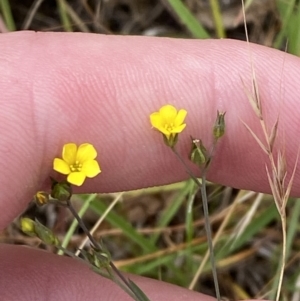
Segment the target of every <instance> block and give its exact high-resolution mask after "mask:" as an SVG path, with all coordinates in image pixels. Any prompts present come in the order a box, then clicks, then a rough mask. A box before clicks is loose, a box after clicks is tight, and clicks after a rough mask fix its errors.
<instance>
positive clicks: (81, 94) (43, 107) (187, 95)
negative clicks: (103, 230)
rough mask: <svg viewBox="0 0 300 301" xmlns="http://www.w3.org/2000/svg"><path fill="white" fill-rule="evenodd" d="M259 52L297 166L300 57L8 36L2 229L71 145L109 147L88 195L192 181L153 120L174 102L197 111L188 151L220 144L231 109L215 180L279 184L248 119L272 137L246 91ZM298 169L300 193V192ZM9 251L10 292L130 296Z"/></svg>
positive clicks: (5, 285) (194, 44) (4, 286)
mask: <svg viewBox="0 0 300 301" xmlns="http://www.w3.org/2000/svg"><path fill="white" fill-rule="evenodd" d="M251 58H252V62H253V63H254V66H255V72H256V77H257V80H258V85H259V90H260V96H261V100H262V104H263V112H264V117H265V120H266V122H267V124H268V126H269V128H270V127H271V126H272V125H273V124H274V122H275V120H276V118H277V116H278V114H279V112H280V114H279V119H280V123H279V133H278V138H277V146H276V147H277V148H278V147H279V148H281V149H282V148H284V149H285V154H286V158H288V161H287V165H288V173H289V174H290V173H291V171H292V168H293V165H294V164H295V162H296V156H297V152H298V149H299V139H298V136H299V135H298V132H299V122H300V121H299V118H298V116H299V105H298V102H299V100H298V99H299V95H300V85H299V84H298V83H299V77H300V75H299V72H298V70H299V68H300V60H299V59H298V58H296V57H294V56H291V55H288V54H285V53H282V52H279V51H276V50H272V49H268V48H265V47H261V46H257V45H251V46H250V47H249V46H248V45H247V44H246V43H244V42H238V41H231V40H206V41H197V40H180V39H166V38H147V37H117V36H102V35H95V34H80V33H72V34H67V33H34V32H16V33H10V34H1V35H0V91H1V97H0V117H1V123H0V137H1V142H0V154H1V155H2V156H3V157H2V160H0V169H1V170H2V171H4V172H1V174H0V183H1V189H0V212H1V213H2V214H1V216H0V229H3V228H4V227H5V226H6V225H8V223H9V222H11V221H12V220H13V219H14V218H15V217H17V215H18V214H20V213H21V212H22V211H23V210H24V208H25V207H26V205H27V204H28V202H29V201H30V200H31V199H32V195H33V194H34V193H35V192H36V191H37V190H40V189H41V188H45V187H47V186H46V185H49V180H48V179H49V175H53V176H56V177H57V174H55V173H54V172H53V171H52V161H53V158H54V157H55V156H60V153H61V148H62V145H63V144H64V143H67V142H75V143H83V142H89V143H92V144H94V145H95V147H96V149H97V150H98V154H99V156H98V158H99V162H100V166H101V169H102V173H101V174H100V175H99V176H98V177H96V178H95V179H88V180H87V182H86V183H85V184H84V186H83V188H81V189H78V190H77V192H112V191H121V190H128V189H136V188H141V187H147V186H153V185H159V184H166V183H171V182H175V181H179V180H183V179H186V178H188V176H187V174H186V172H185V170H184V168H183V167H182V166H181V165H180V164H179V163H178V161H177V159H176V158H175V156H174V155H173V154H172V153H171V152H170V150H169V149H167V147H166V146H165V145H164V144H163V143H162V137H161V135H160V134H159V133H157V132H156V131H154V130H151V126H150V123H149V114H150V113H152V112H154V111H157V110H158V109H159V108H160V106H161V105H164V104H167V103H170V104H173V105H175V106H176V107H177V108H178V109H180V108H184V109H186V110H187V111H188V116H187V119H186V123H187V128H186V130H185V131H184V133H182V134H181V135H180V141H179V143H178V151H179V152H180V153H181V154H182V156H184V157H186V156H187V154H188V151H189V149H190V143H189V139H190V138H189V136H190V135H193V136H194V137H196V138H202V140H203V141H204V144H205V145H206V146H209V145H210V143H211V127H212V125H213V123H214V120H215V117H216V112H217V110H220V111H226V135H225V136H224V137H223V138H222V140H221V141H220V143H219V144H218V147H217V150H216V153H215V157H214V160H213V162H212V165H211V167H210V172H209V177H208V178H209V180H211V181H215V182H218V183H221V184H224V185H229V186H233V187H236V188H242V189H250V190H255V191H262V192H270V188H269V185H268V182H267V177H266V171H265V164H266V163H267V162H268V160H267V158H266V156H265V155H264V153H263V152H262V150H261V149H260V148H259V147H258V146H257V143H256V142H255V141H254V139H253V138H252V137H251V135H250V134H249V132H248V131H247V130H246V129H245V127H244V126H243V124H242V121H244V122H246V123H247V124H248V125H249V126H251V128H252V129H253V131H254V132H255V133H257V135H258V136H259V137H263V136H262V134H261V133H262V132H261V128H260V125H259V121H258V119H257V117H256V116H255V114H254V112H253V110H252V109H251V106H250V104H249V102H248V100H247V97H246V92H245V89H250V87H251ZM298 170H299V168H298ZM298 170H297V172H296V176H295V181H294V185H293V190H292V195H294V196H297V195H299V193H300V182H299V177H300V174H299V171H298ZM195 172H196V170H195ZM0 258H1V260H0V271H1V273H2V275H5V277H1V281H0V291H1V295H2V296H4V299H3V300H12V299H11V296H15V297H14V300H59V298H60V299H61V300H68V299H69V300H71V299H72V300H87V299H89V300H127V299H128V298H127V297H126V296H125V295H124V294H123V293H122V292H119V290H118V288H117V287H116V286H115V285H114V284H111V283H109V282H107V280H104V279H101V278H100V277H96V276H95V275H94V274H93V273H91V272H90V271H88V270H87V268H86V267H85V266H83V265H81V264H78V263H76V264H75V263H74V261H71V260H70V259H68V258H57V257H55V256H54V255H52V254H48V253H45V252H42V251H36V250H30V249H29V248H24V247H18V246H5V245H2V246H1V247H0ZM69 275H72V277H70V276H69ZM3 279H4V281H3ZM134 280H136V281H137V283H138V284H140V285H141V287H142V288H143V289H144V288H145V291H146V292H147V293H149V297H150V299H151V300H204V301H209V300H212V299H211V298H209V297H206V296H204V295H201V294H197V293H194V292H189V291H186V290H184V289H180V288H174V287H173V286H169V285H166V284H163V283H161V282H160V283H158V282H156V281H152V280H146V279H144V278H139V277H138V278H136V277H134ZM77 283H79V284H80V285H78V284H77ZM17 292H20V293H19V294H17V296H16V295H15V294H16V293H17ZM126 298H127V299H126ZM128 300H129V299H128Z"/></svg>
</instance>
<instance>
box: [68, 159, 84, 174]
mask: <svg viewBox="0 0 300 301" xmlns="http://www.w3.org/2000/svg"><path fill="white" fill-rule="evenodd" d="M81 168H82V163H80V162H79V161H75V163H74V164H72V165H70V169H71V171H72V172H76V171H81Z"/></svg>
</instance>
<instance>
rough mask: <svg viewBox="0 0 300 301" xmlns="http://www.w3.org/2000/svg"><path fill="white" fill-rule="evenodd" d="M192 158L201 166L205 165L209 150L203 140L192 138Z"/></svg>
mask: <svg viewBox="0 0 300 301" xmlns="http://www.w3.org/2000/svg"><path fill="white" fill-rule="evenodd" d="M190 159H191V161H192V162H193V163H195V164H197V165H198V166H199V167H201V166H203V165H204V164H205V163H206V162H207V159H208V157H207V151H206V148H205V147H204V145H203V143H202V141H201V140H199V139H193V138H192V149H191V153H190Z"/></svg>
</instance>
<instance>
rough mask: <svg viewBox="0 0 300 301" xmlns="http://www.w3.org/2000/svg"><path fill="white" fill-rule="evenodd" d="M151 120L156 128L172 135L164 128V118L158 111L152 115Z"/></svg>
mask: <svg viewBox="0 0 300 301" xmlns="http://www.w3.org/2000/svg"><path fill="white" fill-rule="evenodd" d="M150 122H151V125H152V126H153V127H154V128H155V129H157V130H159V131H160V132H162V133H163V134H165V135H170V133H169V132H168V131H167V130H166V129H165V128H164V124H163V120H162V118H161V115H160V114H159V113H158V112H155V113H152V114H151V115H150Z"/></svg>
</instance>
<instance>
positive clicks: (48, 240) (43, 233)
mask: <svg viewBox="0 0 300 301" xmlns="http://www.w3.org/2000/svg"><path fill="white" fill-rule="evenodd" d="M35 233H36V236H37V237H38V238H39V239H40V240H41V241H42V242H43V243H44V244H46V245H51V246H59V245H60V242H59V240H58V238H57V237H56V236H55V235H54V233H53V232H52V231H51V230H50V229H48V228H47V227H45V226H44V225H42V224H41V223H40V222H39V221H38V220H36V221H35Z"/></svg>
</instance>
